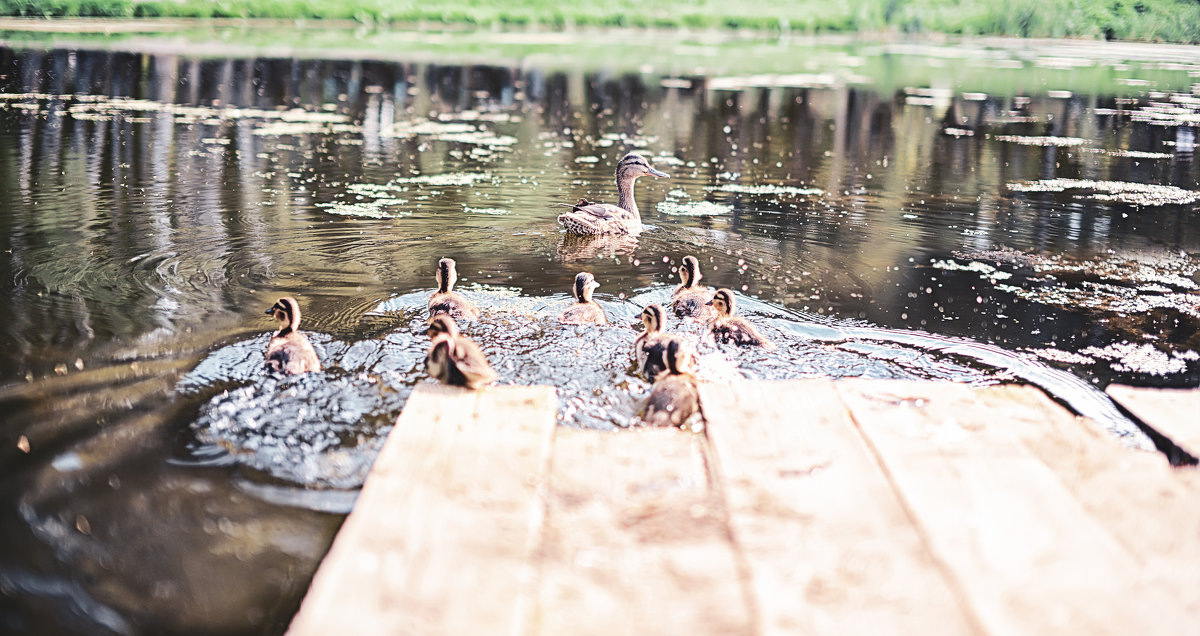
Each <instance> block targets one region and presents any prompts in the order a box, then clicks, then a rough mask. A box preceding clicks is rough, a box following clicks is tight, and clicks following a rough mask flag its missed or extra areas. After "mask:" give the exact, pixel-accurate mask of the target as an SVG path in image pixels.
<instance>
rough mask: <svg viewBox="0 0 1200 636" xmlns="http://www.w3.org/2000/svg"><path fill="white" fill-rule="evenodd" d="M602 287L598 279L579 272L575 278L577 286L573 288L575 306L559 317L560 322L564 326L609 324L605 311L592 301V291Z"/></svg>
mask: <svg viewBox="0 0 1200 636" xmlns="http://www.w3.org/2000/svg"><path fill="white" fill-rule="evenodd" d="M599 286H600V283H597V282H596V277H594V276H592V275H591V274H589V273H587V272H579V273H578V274H576V276H575V286H574V287H572V288H571V294H572V295H573V296H575V304H573V305H571V306H570V307H568V308H567V309H566V311H564V312H562V315H561V316H559V317H558V321H559V322H561V323H563V324H564V325H604V324H608V318H606V317H605V316H604V310H603V309H601V308H600V305H598V304H596V301H594V300H592V290H594V289H596V288H597V287H599Z"/></svg>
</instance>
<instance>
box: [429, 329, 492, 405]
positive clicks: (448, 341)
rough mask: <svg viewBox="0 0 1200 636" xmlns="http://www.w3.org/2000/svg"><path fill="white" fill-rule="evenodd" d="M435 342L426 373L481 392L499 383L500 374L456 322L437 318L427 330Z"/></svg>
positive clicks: (443, 380) (445, 381)
mask: <svg viewBox="0 0 1200 636" xmlns="http://www.w3.org/2000/svg"><path fill="white" fill-rule="evenodd" d="M426 333H428V334H429V337H430V338H431V339H432V342H430V344H429V352H428V353H426V354H425V371H427V372H428V373H429V375H430V377H433V378H437V380H438V381H440V382H442V383H443V384H449V385H450V386H465V387H467V388H468V389H480V388H483V387H485V386H487V385H489V384H491V383H492V382H495V381H496V372H495V371H493V370H492V367H491V365H489V364H488V361H487V358H485V357H484V356H483V352H482V351H480V350H479V345H477V344H475V343H474V342H473V341H472V340H471V339H470V338H467V337H465V336H463V335H461V334H459V332H458V325H457V324H456V323H455V322H454V319H453V318H451V317H450V316H447V315H445V314H439V315H437V316H434V317H433V318H431V319H430V321H429V327H428V329H427V330H426Z"/></svg>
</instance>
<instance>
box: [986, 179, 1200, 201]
mask: <svg viewBox="0 0 1200 636" xmlns="http://www.w3.org/2000/svg"><path fill="white" fill-rule="evenodd" d="M1008 189H1009V190H1012V191H1013V192H1065V191H1067V190H1091V191H1092V193H1091V194H1087V195H1081V196H1080V198H1089V199H1093V200H1096V201H1113V202H1117V203H1128V204H1129V205H1138V206H1144V207H1149V206H1158V205H1187V204H1189V203H1195V202H1196V201H1200V192H1194V191H1192V190H1184V189H1183V188H1179V187H1176V186H1164V185H1152V184H1148V183H1129V182H1127V181H1093V180H1091V179H1042V180H1040V181H1028V182H1018V183H1009V184H1008Z"/></svg>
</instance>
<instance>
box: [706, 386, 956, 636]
mask: <svg viewBox="0 0 1200 636" xmlns="http://www.w3.org/2000/svg"><path fill="white" fill-rule="evenodd" d="M700 390H701V394H700V395H701V404H702V406H703V410H704V415H705V418H706V419H707V420H708V429H707V431H708V436H709V439H710V440H711V442H712V445H713V451H714V454H715V455H716V457H717V462H716V465H717V466H718V470H719V475H720V478H721V482H722V485H723V487H724V489H725V492H726V494H727V498H728V501H729V507H730V518H731V523H732V526H733V532H734V537H735V540H736V541H737V544H738V546H739V547H740V549H741V550H742V552H743V553H744V554H745V558H746V560H747V561H748V563H749V566H750V570H751V572H752V580H753V585H754V596H755V599H756V601H757V607H758V611H759V612H760V614H761V620H760V622H761V626H762V629H761V632H762V633H764V634H915V633H925V634H931V633H936V634H969V633H977V631H978V630H977V629H976V628H975V626H974V622H973V619H972V617H971V616H969V615H968V614H966V613H965V612H964V604H963V603H961V602H960V600H959V599H957V598H956V594H955V591H954V589H953V588H952V587H951V586H950V585H949V582H948V581H947V579H946V578H945V577H944V576H943V574H942V572H941V571H940V570H939V569H938V567H937V564H936V563H935V562H934V560H933V558H932V556H931V554H930V553H929V551H928V550H927V549H926V547H925V545H924V544H923V542H922V541H921V539H920V537H919V536H918V533H917V531H916V529H915V528H914V527H913V525H912V523H911V521H910V519H909V517H908V515H907V514H906V512H905V511H904V509H903V507H902V506H901V505H900V502H899V501H898V500H897V498H896V495H895V493H894V492H893V490H892V488H891V486H890V484H889V483H888V481H887V479H886V477H885V475H884V473H883V472H882V471H881V470H880V468H879V466H878V465H877V464H876V462H875V459H874V457H873V456H872V455H871V453H870V452H869V450H868V449H867V448H866V447H865V446H864V445H863V443H862V441H861V439H860V438H859V436H858V432H857V431H856V429H855V427H854V424H853V422H851V420H850V418H849V416H848V414H847V413H846V410H845V408H844V407H843V405H842V403H841V401H840V400H839V399H838V396H837V392H836V391H835V390H834V388H833V383H832V382H830V381H828V380H811V381H800V382H786V383H765V382H756V383H750V382H742V383H735V384H725V385H713V384H704V385H701V389H700Z"/></svg>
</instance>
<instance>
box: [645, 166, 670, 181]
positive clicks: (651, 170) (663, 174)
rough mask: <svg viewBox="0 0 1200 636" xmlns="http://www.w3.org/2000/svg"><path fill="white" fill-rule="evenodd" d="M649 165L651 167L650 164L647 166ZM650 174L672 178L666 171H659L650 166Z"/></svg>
mask: <svg viewBox="0 0 1200 636" xmlns="http://www.w3.org/2000/svg"><path fill="white" fill-rule="evenodd" d="M647 167H648V168H649V166H647ZM650 176H652V177H658V178H659V179H670V178H671V175H669V174H667V173H665V172H659V171H658V170H655V169H654V168H650Z"/></svg>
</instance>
